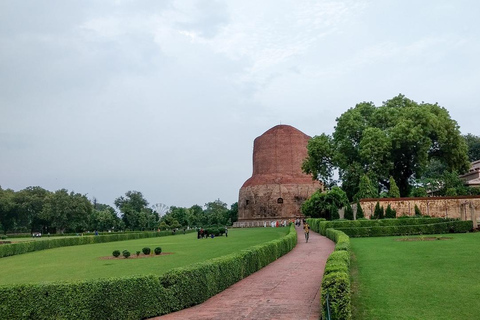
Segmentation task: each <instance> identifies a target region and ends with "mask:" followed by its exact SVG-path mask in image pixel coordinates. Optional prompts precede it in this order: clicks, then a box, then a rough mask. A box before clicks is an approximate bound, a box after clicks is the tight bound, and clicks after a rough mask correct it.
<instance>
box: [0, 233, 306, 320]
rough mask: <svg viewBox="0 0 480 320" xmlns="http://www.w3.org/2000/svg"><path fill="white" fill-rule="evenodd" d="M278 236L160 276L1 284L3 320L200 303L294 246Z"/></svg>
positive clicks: (104, 314) (105, 315) (135, 314)
mask: <svg viewBox="0 0 480 320" xmlns="http://www.w3.org/2000/svg"><path fill="white" fill-rule="evenodd" d="M296 243H297V233H296V231H295V227H294V226H291V227H290V230H289V233H288V234H287V235H286V236H284V237H282V238H280V239H277V240H272V241H269V242H267V243H264V244H262V245H257V246H254V247H251V248H249V249H247V250H242V251H240V252H239V253H234V254H230V255H227V256H223V257H219V258H216V259H212V260H209V261H205V262H201V263H198V264H193V265H190V266H187V267H183V268H177V269H173V270H171V271H169V272H167V273H165V274H163V275H161V276H154V275H148V276H135V277H128V278H113V279H102V280H95V281H80V282H71V283H51V284H27V285H9V286H0V319H65V318H68V319H142V318H147V317H153V316H158V315H163V314H167V313H170V312H174V311H178V310H181V309H184V308H187V307H191V306H193V305H196V304H199V303H202V302H204V301H205V300H207V299H208V298H210V297H212V296H213V295H215V294H217V293H219V292H220V291H222V290H224V289H226V288H228V287H229V286H231V285H232V284H234V283H235V282H237V281H239V280H241V279H243V278H245V277H246V276H248V275H250V274H252V273H254V272H256V271H258V270H259V269H261V268H263V267H264V266H266V265H267V264H269V263H271V262H273V261H275V260H276V259H278V258H279V257H281V256H282V255H284V254H286V253H287V252H289V251H291V250H292V249H293V248H294V247H295V245H296Z"/></svg>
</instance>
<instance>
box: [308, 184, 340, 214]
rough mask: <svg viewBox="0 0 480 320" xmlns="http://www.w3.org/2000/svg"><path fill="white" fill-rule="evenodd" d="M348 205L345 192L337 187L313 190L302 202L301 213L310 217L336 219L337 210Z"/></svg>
mask: <svg viewBox="0 0 480 320" xmlns="http://www.w3.org/2000/svg"><path fill="white" fill-rule="evenodd" d="M347 205H348V198H347V195H346V193H345V192H344V191H343V190H342V189H340V188H339V187H333V188H332V189H331V190H327V191H325V192H321V191H320V190H319V191H317V192H315V193H314V194H313V195H312V196H311V197H310V198H309V199H307V200H306V201H305V202H304V203H303V204H302V213H303V214H304V215H305V216H308V217H312V218H325V219H327V220H334V219H338V218H339V217H338V210H339V209H340V208H343V207H345V206H347Z"/></svg>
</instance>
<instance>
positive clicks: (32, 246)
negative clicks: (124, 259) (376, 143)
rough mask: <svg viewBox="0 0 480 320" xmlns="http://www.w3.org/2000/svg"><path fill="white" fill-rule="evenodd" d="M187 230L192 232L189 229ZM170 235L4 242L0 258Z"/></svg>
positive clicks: (164, 233)
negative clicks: (61, 248)
mask: <svg viewBox="0 0 480 320" xmlns="http://www.w3.org/2000/svg"><path fill="white" fill-rule="evenodd" d="M189 232H194V231H193V230H189ZM169 235H172V232H171V231H159V232H141V233H140V232H137V233H116V234H110V235H101V236H100V235H99V236H93V235H92V236H78V237H65V238H54V239H48V240H32V241H25V242H20V243H12V244H4V245H1V246H0V258H3V257H8V256H14V255H17V254H23V253H27V252H33V251H40V250H46V249H53V248H59V247H68V246H77V245H82V244H92V243H103V242H113V241H123V240H132V239H143V238H154V237H164V236H169Z"/></svg>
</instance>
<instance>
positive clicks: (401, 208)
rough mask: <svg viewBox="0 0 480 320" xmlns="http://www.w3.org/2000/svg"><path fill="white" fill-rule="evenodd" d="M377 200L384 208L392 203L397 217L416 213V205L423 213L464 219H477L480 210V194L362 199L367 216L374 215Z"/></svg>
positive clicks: (361, 203)
mask: <svg viewBox="0 0 480 320" xmlns="http://www.w3.org/2000/svg"><path fill="white" fill-rule="evenodd" d="M377 201H378V202H379V203H380V205H381V206H383V208H384V209H386V208H387V206H388V205H389V204H390V207H391V208H392V209H395V210H396V211H397V217H400V216H403V215H405V216H413V215H415V205H417V206H418V208H419V209H420V211H421V212H422V214H423V215H428V216H431V217H439V218H456V219H462V220H477V215H478V214H477V212H478V211H479V210H480V196H458V197H428V198H386V199H362V200H360V205H361V206H362V209H363V212H364V214H365V218H369V217H370V216H371V215H373V212H374V210H375V205H376V204H377Z"/></svg>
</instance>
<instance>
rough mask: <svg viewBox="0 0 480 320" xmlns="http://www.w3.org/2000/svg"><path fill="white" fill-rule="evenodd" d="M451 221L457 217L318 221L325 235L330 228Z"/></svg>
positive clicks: (410, 224)
mask: <svg viewBox="0 0 480 320" xmlns="http://www.w3.org/2000/svg"><path fill="white" fill-rule="evenodd" d="M312 220H314V219H312ZM315 220H316V219H315ZM449 221H458V220H456V219H450V218H449V219H444V218H410V219H378V220H377V219H372V220H370V219H359V220H353V221H352V220H337V221H323V222H322V221H317V222H315V223H316V224H318V226H319V227H318V231H317V232H318V233H320V234H321V235H325V232H326V230H327V229H328V228H334V229H344V228H359V227H360V228H361V227H377V226H378V227H385V226H395V227H396V226H413V225H423V224H434V223H442V222H449Z"/></svg>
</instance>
